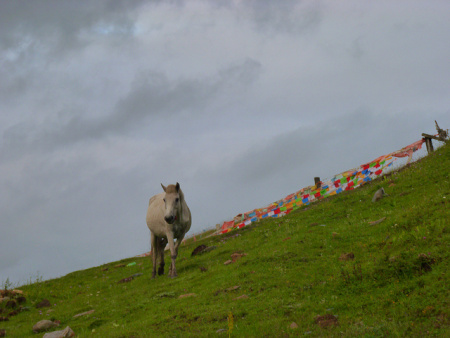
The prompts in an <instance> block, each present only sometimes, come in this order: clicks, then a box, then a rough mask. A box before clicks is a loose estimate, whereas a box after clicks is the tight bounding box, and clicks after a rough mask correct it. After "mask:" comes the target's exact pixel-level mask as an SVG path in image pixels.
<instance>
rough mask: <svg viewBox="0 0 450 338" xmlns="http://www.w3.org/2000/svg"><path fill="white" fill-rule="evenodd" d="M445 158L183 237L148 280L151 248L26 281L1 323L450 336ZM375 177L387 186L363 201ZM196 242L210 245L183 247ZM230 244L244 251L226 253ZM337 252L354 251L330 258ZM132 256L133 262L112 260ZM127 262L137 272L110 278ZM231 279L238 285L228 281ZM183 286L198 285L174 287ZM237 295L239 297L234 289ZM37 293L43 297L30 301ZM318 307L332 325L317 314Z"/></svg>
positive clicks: (96, 331)
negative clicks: (172, 268)
mask: <svg viewBox="0 0 450 338" xmlns="http://www.w3.org/2000/svg"><path fill="white" fill-rule="evenodd" d="M449 168H450V145H449V144H447V145H446V146H443V147H442V148H440V149H438V150H437V151H436V152H435V153H433V154H432V155H430V156H428V157H426V158H424V159H423V160H421V161H419V162H416V163H413V164H412V165H410V166H408V167H407V168H405V169H403V170H400V171H399V172H395V173H393V174H391V175H387V176H384V177H383V178H381V179H379V180H377V181H374V182H372V183H370V184H367V185H365V186H363V187H361V188H358V189H356V190H354V191H349V192H345V193H342V194H339V195H336V196H333V197H330V198H327V199H325V200H322V201H321V202H318V203H315V204H311V205H309V206H308V207H306V208H302V209H299V210H296V211H295V212H292V213H291V214H289V215H287V216H285V217H284V218H280V219H268V220H265V221H261V222H259V223H257V224H255V225H252V226H250V227H247V228H244V229H242V230H239V231H234V232H231V233H228V234H225V235H221V236H216V237H209V238H203V239H200V240H197V241H196V242H193V241H189V242H188V243H187V244H186V245H183V246H182V247H181V248H180V253H179V257H178V259H177V271H178V275H179V277H178V278H175V279H170V278H168V277H167V276H159V277H157V278H156V279H154V280H152V279H151V278H150V276H151V261H150V259H149V258H130V259H125V260H122V261H120V262H114V263H110V264H106V265H103V266H99V267H95V268H91V269H87V270H83V271H76V272H73V273H70V274H68V275H66V276H64V277H62V278H58V279H53V280H49V281H45V282H42V281H38V282H35V283H33V284H29V285H25V286H23V287H21V288H20V289H21V290H23V291H24V293H25V296H26V298H27V302H26V303H25V304H23V305H24V306H27V307H29V308H30V310H29V311H23V312H20V313H19V314H18V315H17V316H13V317H11V318H10V320H9V321H7V322H0V329H6V331H7V336H11V337H24V336H36V334H33V332H32V330H31V328H32V326H33V325H34V324H35V323H36V322H37V321H39V320H41V319H52V320H59V321H61V326H60V328H61V329H62V328H64V327H65V326H67V325H68V326H70V327H71V328H72V329H73V330H74V331H75V333H76V334H77V335H78V336H79V337H85V336H98V337H161V336H164V337H166V336H170V337H172V336H175V337H185V336H217V335H222V336H228V335H230V336H253V337H261V336H270V337H274V336H277V337H278V336H297V335H301V336H303V335H306V336H339V337H341V336H344V337H354V336H363V337H385V336H386V337H391V336H394V337H395V336H403V337H404V336H440V337H443V336H450V328H449V324H450V304H449V299H450V298H449V271H450V266H449V256H450V250H449V249H450V248H449V243H450V229H449V220H450V208H449V207H450V205H449V201H450V183H449V181H450V178H449ZM381 186H382V187H384V188H385V190H386V192H387V193H388V194H389V196H388V197H386V198H384V199H382V200H381V201H379V202H377V203H372V202H371V199H372V196H373V194H374V192H375V191H376V190H377V189H378V188H379V187H381ZM383 217H386V219H385V220H384V221H383V222H381V223H379V224H376V225H370V224H369V223H370V222H373V221H376V220H379V219H381V218H383ZM323 225H325V226H323ZM235 235H239V236H235ZM200 244H206V245H208V246H212V245H215V246H217V248H216V249H215V250H213V251H210V252H208V253H205V254H203V255H199V256H194V257H191V252H192V250H193V249H194V248H195V247H196V246H197V245H200ZM235 252H240V253H245V254H247V255H246V256H243V257H241V258H240V259H238V260H237V261H236V262H235V263H233V264H229V265H224V262H225V261H227V260H229V259H230V258H231V254H233V253H235ZM345 253H353V254H354V259H353V260H340V259H339V258H340V257H341V255H342V254H345ZM166 260H167V261H168V260H169V255H168V254H167V257H166ZM130 262H136V263H137V264H136V265H134V266H131V267H127V266H125V267H115V266H116V265H118V264H121V263H123V264H128V263H130ZM166 267H167V266H166ZM200 267H205V268H207V271H206V272H202V271H201V270H200ZM106 268H108V269H107V270H106ZM136 273H143V276H140V277H136V278H134V279H133V280H132V281H131V282H128V283H118V281H119V280H121V279H123V278H126V277H129V276H131V275H133V274H136ZM166 273H167V269H166ZM233 286H239V288H237V289H236V290H227V289H229V288H231V287H233ZM188 293H195V294H196V296H192V297H187V298H179V296H180V295H184V294H188ZM242 295H246V296H248V298H241V299H236V298H238V297H239V296H242ZM44 298H46V299H49V300H50V302H51V304H52V306H51V307H50V308H43V309H37V308H36V307H35V305H36V304H37V303H38V302H40V301H41V300H42V299H44ZM0 307H1V308H4V303H2V304H1V305H0ZM92 309H94V310H95V312H94V313H92V314H90V315H86V316H82V317H78V318H73V316H74V315H76V314H78V313H81V312H84V311H88V310H92ZM5 313H6V312H5V310H4V312H3V314H1V315H6V314H5ZM327 314H332V315H334V316H335V317H336V318H337V324H338V325H332V326H329V327H321V326H320V325H319V324H318V323H317V322H316V318H317V316H319V315H320V316H323V315H327ZM1 315H0V316H1ZM292 322H295V323H296V324H297V325H298V328H295V329H291V328H290V324H291V323H292ZM219 329H223V330H224V331H222V333H216V332H217V330H219ZM41 335H42V334H41Z"/></svg>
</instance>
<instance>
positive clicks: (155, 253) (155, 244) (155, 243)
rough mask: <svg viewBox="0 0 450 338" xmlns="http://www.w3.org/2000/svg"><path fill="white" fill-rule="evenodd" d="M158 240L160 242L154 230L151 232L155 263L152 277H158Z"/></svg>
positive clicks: (152, 252) (152, 253) (152, 254)
mask: <svg viewBox="0 0 450 338" xmlns="http://www.w3.org/2000/svg"><path fill="white" fill-rule="evenodd" d="M157 242H158V238H157V237H156V236H155V235H154V234H153V232H152V233H151V245H152V249H151V256H152V263H153V270H152V278H155V277H156V258H157V257H156V256H157V255H158V250H157Z"/></svg>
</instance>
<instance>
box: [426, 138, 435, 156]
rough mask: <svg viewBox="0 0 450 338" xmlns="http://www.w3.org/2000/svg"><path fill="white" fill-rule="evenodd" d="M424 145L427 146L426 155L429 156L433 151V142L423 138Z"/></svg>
mask: <svg viewBox="0 0 450 338" xmlns="http://www.w3.org/2000/svg"><path fill="white" fill-rule="evenodd" d="M425 144H426V145H427V151H428V154H431V153H432V152H433V151H434V149H433V141H431V138H430V137H425Z"/></svg>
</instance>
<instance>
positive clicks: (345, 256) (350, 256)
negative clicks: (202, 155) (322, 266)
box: [339, 252, 355, 261]
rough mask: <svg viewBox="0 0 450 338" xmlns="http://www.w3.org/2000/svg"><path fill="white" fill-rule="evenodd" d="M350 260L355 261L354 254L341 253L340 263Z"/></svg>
mask: <svg viewBox="0 0 450 338" xmlns="http://www.w3.org/2000/svg"><path fill="white" fill-rule="evenodd" d="M351 259H355V254H354V253H353V252H349V253H343V254H342V255H341V256H340V257H339V260H340V261H349V260H351Z"/></svg>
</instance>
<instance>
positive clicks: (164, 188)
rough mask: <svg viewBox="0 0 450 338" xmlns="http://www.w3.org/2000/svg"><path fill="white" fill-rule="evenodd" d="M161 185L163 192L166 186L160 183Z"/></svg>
mask: <svg viewBox="0 0 450 338" xmlns="http://www.w3.org/2000/svg"><path fill="white" fill-rule="evenodd" d="M161 187H162V188H163V190H164V192H166V187H165V186H164V185H163V184H162V183H161Z"/></svg>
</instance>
